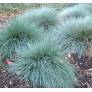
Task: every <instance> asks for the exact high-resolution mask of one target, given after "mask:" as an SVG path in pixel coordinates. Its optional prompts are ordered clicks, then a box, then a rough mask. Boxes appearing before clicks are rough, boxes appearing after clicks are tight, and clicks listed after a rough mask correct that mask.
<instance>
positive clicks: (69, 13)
mask: <svg viewBox="0 0 92 92" xmlns="http://www.w3.org/2000/svg"><path fill="white" fill-rule="evenodd" d="M88 7H90V6H87V5H86V7H85V5H84V4H83V5H81V4H78V5H74V6H71V7H68V8H64V9H63V10H62V11H61V12H60V13H59V14H58V16H59V18H60V20H61V22H63V21H67V20H68V19H70V18H85V16H87V15H89V14H90V11H89V9H88Z"/></svg>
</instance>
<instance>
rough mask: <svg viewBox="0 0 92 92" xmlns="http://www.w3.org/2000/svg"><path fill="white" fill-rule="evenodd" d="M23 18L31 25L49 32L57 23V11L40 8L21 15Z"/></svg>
mask: <svg viewBox="0 0 92 92" xmlns="http://www.w3.org/2000/svg"><path fill="white" fill-rule="evenodd" d="M23 18H24V19H28V20H30V22H31V23H34V24H35V25H36V26H38V27H40V28H43V29H44V30H50V29H51V28H52V27H54V26H56V24H57V22H58V18H57V11H55V10H54V9H53V8H47V7H41V8H38V9H34V10H32V11H30V12H27V13H25V14H24V15H23Z"/></svg>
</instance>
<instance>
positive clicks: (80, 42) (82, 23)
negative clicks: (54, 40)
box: [58, 16, 92, 56]
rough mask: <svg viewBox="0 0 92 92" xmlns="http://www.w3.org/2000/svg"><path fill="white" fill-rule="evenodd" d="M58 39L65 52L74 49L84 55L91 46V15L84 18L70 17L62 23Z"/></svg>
mask: <svg viewBox="0 0 92 92" xmlns="http://www.w3.org/2000/svg"><path fill="white" fill-rule="evenodd" d="M60 31H61V32H60V34H59V37H58V41H59V43H60V44H61V48H62V49H63V50H64V52H65V53H69V52H71V51H74V52H75V53H77V54H78V55H79V56H82V55H83V56H85V55H86V53H87V52H88V49H89V48H90V47H91V46H92V17H91V16H89V17H86V18H85V19H84V20H83V19H81V18H79V19H74V18H73V19H70V20H69V21H66V22H64V23H63V25H62V28H61V29H60Z"/></svg>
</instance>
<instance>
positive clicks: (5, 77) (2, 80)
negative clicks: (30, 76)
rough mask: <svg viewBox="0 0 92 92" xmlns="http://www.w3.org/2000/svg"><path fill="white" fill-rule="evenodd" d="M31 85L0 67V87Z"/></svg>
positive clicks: (29, 86) (24, 86)
mask: <svg viewBox="0 0 92 92" xmlns="http://www.w3.org/2000/svg"><path fill="white" fill-rule="evenodd" d="M31 87H32V86H31V85H29V84H27V83H25V82H24V81H21V80H20V79H18V77H17V76H10V74H9V73H8V72H7V71H6V70H5V69H3V68H0V88H31Z"/></svg>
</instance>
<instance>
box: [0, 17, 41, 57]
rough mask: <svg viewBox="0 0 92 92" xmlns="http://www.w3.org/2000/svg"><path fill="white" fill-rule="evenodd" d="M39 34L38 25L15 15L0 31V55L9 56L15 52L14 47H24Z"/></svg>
mask: <svg viewBox="0 0 92 92" xmlns="http://www.w3.org/2000/svg"><path fill="white" fill-rule="evenodd" d="M29 25H30V26H29ZM40 36H41V31H40V30H39V28H38V27H36V26H35V25H33V24H30V22H29V21H28V20H23V19H22V18H21V17H16V18H15V19H13V20H11V21H10V22H9V24H8V27H6V28H5V29H4V30H2V31H1V32H0V55H1V56H2V57H6V58H7V57H8V58H10V57H12V56H13V55H14V54H16V48H20V49H21V48H22V47H23V48H24V47H25V49H26V48H28V45H27V44H28V43H33V42H35V41H36V40H39V38H40Z"/></svg>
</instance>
